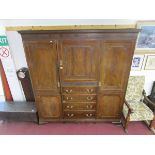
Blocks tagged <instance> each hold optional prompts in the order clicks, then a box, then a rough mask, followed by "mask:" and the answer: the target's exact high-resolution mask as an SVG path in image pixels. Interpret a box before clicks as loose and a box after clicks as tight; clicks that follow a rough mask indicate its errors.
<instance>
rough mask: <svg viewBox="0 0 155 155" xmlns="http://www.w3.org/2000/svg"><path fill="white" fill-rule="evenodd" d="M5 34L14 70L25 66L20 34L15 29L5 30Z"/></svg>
mask: <svg viewBox="0 0 155 155" xmlns="http://www.w3.org/2000/svg"><path fill="white" fill-rule="evenodd" d="M6 35H7V39H8V42H9V46H10V51H11V53H12V56H13V60H14V63H15V67H16V70H18V69H20V68H21V67H27V63H26V59H25V53H24V48H23V43H22V38H21V35H20V34H19V33H18V32H17V31H7V32H6Z"/></svg>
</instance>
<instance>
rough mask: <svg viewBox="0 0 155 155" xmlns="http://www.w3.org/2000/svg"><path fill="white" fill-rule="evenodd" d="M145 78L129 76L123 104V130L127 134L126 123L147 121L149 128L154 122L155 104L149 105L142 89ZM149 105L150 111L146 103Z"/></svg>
mask: <svg viewBox="0 0 155 155" xmlns="http://www.w3.org/2000/svg"><path fill="white" fill-rule="evenodd" d="M144 83H145V77H144V76H130V77H129V80H128V86H127V91H126V96H125V103H124V106H123V116H124V118H125V121H124V125H123V126H124V129H125V131H126V132H127V128H128V123H129V122H130V121H149V128H150V129H151V128H152V127H153V126H152V125H153V121H155V104H154V103H151V102H150V100H149V99H148V98H147V96H146V93H145V91H144V90H143V89H144ZM144 100H147V103H149V104H151V106H152V107H154V108H152V109H150V108H149V106H148V104H147V103H144Z"/></svg>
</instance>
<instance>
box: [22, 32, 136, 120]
mask: <svg viewBox="0 0 155 155" xmlns="http://www.w3.org/2000/svg"><path fill="white" fill-rule="evenodd" d="M20 33H21V35H22V39H23V44H24V48H25V54H26V59H27V63H28V66H29V71H30V75H31V80H32V85H33V91H34V94H35V98H36V105H37V109H38V113H39V119H40V120H42V121H104V120H109V121H112V120H119V119H120V117H121V113H122V108H123V102H124V96H125V92H126V87H127V82H128V77H129V72H130V66H131V61H132V57H133V52H134V48H135V42H136V38H137V34H138V30H136V29H128V30H74V31H73V30H61V31H58V30H57V31H20Z"/></svg>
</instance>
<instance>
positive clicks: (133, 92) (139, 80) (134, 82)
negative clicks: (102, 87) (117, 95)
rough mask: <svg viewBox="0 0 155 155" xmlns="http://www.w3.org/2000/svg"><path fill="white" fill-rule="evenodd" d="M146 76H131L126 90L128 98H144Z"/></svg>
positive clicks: (138, 99) (137, 99)
mask: <svg viewBox="0 0 155 155" xmlns="http://www.w3.org/2000/svg"><path fill="white" fill-rule="evenodd" d="M144 83H145V77H144V76H130V77H129V80H128V86H127V91H126V97H125V99H126V100H128V101H129V100H130V101H132V100H136V101H140V100H141V99H142V92H143V89H144Z"/></svg>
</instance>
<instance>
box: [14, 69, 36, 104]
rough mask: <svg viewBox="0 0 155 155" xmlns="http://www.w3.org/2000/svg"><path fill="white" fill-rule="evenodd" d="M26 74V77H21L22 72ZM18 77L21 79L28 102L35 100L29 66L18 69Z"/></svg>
mask: <svg viewBox="0 0 155 155" xmlns="http://www.w3.org/2000/svg"><path fill="white" fill-rule="evenodd" d="M21 73H22V75H24V76H25V77H21V76H20V74H21ZM17 76H18V79H19V80H20V81H21V85H22V88H23V92H24V94H25V98H26V101H27V102H34V101H35V98H34V94H33V89H32V84H31V80H30V75H29V71H28V69H27V68H25V67H23V68H21V69H19V70H18V71H17Z"/></svg>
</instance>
